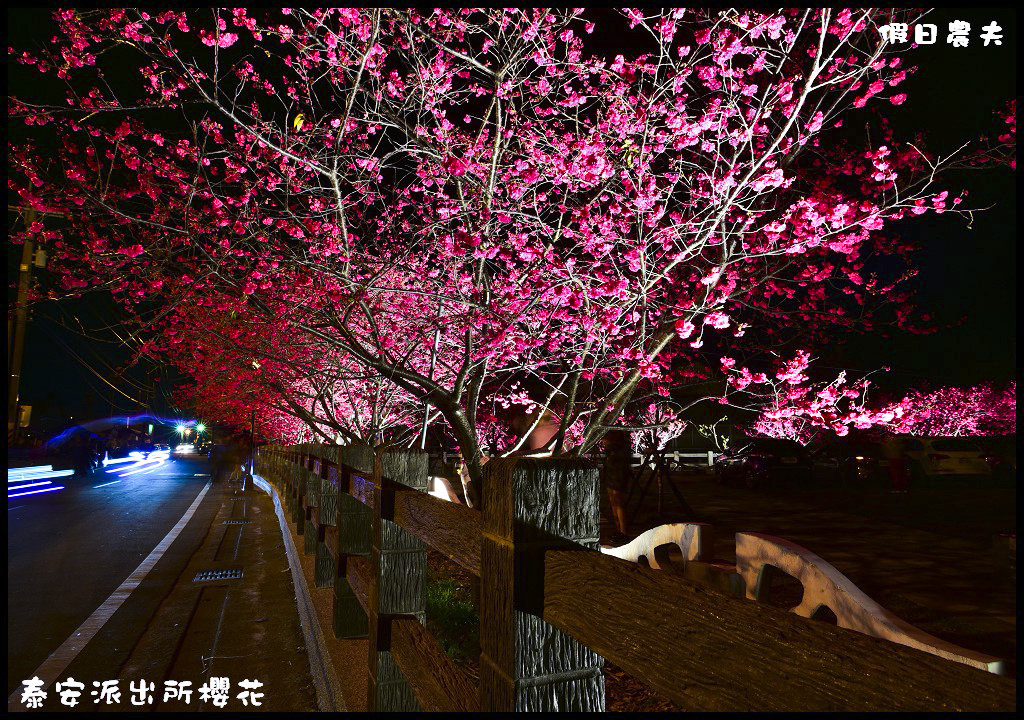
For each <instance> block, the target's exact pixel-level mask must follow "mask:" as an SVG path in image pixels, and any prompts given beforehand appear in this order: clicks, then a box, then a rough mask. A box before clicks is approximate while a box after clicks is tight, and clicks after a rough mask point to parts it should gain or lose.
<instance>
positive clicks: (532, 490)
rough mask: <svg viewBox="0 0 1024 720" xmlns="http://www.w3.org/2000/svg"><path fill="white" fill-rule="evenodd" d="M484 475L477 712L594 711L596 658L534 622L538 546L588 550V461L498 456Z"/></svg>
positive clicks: (540, 606) (600, 692)
mask: <svg viewBox="0 0 1024 720" xmlns="http://www.w3.org/2000/svg"><path fill="white" fill-rule="evenodd" d="M484 473H485V476H486V477H485V479H484V483H483V489H484V503H483V533H482V534H483V538H482V544H481V558H480V559H481V572H480V579H481V603H480V709H481V710H482V711H484V712H487V711H551V710H568V711H576V712H603V711H604V710H605V695H604V676H603V674H602V672H601V668H602V665H603V660H602V658H601V657H600V656H598V655H597V653H595V652H594V651H592V650H590V649H589V648H588V647H586V646H585V645H583V644H582V643H580V642H579V641H577V640H576V639H574V638H572V637H570V636H569V635H567V634H565V633H563V632H562V631H560V630H558V629H557V628H555V627H553V626H551V625H549V624H547V623H545V622H544V621H543V620H542V619H541V618H542V617H543V613H544V553H545V551H547V550H551V549H573V548H579V547H580V546H582V547H583V548H588V549H590V550H597V549H598V538H599V515H598V497H599V496H598V489H599V483H598V471H597V468H596V467H595V466H594V465H593V463H591V462H589V461H587V460H582V459H575V458H570V459H563V458H551V459H547V458H546V459H532V458H499V459H494V460H491V461H490V462H488V463H487V465H486V466H484ZM652 630H654V631H655V632H656V630H655V629H653V628H652Z"/></svg>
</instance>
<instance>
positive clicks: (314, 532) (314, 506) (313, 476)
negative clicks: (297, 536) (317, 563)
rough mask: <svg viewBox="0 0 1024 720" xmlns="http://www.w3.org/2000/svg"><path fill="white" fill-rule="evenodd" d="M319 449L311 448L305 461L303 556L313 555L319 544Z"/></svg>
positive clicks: (320, 482)
mask: <svg viewBox="0 0 1024 720" xmlns="http://www.w3.org/2000/svg"><path fill="white" fill-rule="evenodd" d="M315 453H319V448H317V447H311V448H310V449H309V455H308V456H307V460H306V534H305V538H304V542H303V546H302V551H303V554H304V555H314V554H315V553H316V548H317V544H318V543H319V542H320V486H321V484H322V481H321V478H320V468H321V467H322V466H323V463H322V462H321V460H320V458H319V456H318V454H315Z"/></svg>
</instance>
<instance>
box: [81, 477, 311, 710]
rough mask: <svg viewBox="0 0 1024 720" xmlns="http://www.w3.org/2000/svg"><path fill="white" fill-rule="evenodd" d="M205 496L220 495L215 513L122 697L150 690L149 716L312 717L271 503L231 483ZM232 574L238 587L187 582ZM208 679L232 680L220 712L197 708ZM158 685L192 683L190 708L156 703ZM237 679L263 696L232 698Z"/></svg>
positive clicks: (205, 705)
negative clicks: (149, 686) (137, 687)
mask: <svg viewBox="0 0 1024 720" xmlns="http://www.w3.org/2000/svg"><path fill="white" fill-rule="evenodd" d="M211 492H216V493H219V494H220V500H221V503H222V505H221V508H220V510H219V512H218V513H217V515H216V517H215V518H214V520H213V522H212V524H211V526H210V529H209V532H208V534H207V537H206V539H205V540H204V542H203V544H202V546H201V547H200V549H199V550H198V551H197V552H196V553H195V555H193V557H192V558H191V560H190V561H189V564H188V565H187V567H186V568H185V570H184V572H183V573H182V574H181V577H180V578H179V580H178V582H177V584H176V585H175V586H174V588H173V589H172V590H171V592H170V593H169V595H168V596H167V598H165V600H164V602H163V603H162V604H161V606H160V608H159V609H158V610H157V613H156V615H155V616H154V617H153V619H152V620H151V622H150V624H149V626H148V627H147V629H146V632H145V633H144V635H143V636H142V639H141V640H140V641H139V643H138V644H137V645H136V647H135V648H134V649H133V651H132V653H131V655H130V657H129V658H128V661H127V662H126V663H125V665H124V667H122V669H121V673H120V678H121V687H122V692H127V689H128V686H129V682H138V681H139V680H140V679H144V680H146V681H147V682H152V683H155V687H156V699H155V702H154V704H153V705H151V706H149V707H146V708H145V710H148V711H156V712H164V711H179V712H181V711H184V712H189V711H191V712H218V711H224V712H238V711H244V712H273V711H281V712H287V711H292V712H310V711H315V710H316V709H317V699H316V694H315V691H314V686H313V680H312V677H311V673H310V666H309V659H308V657H307V655H306V648H305V644H304V640H303V632H302V627H301V625H300V620H299V612H298V608H297V605H296V600H295V589H294V587H293V584H292V580H291V573H290V572H289V566H288V560H287V557H286V554H285V549H284V543H283V542H282V536H281V530H280V527H279V526H278V522H277V517H276V515H275V511H274V504H273V500H272V499H271V498H270V497H268V496H267V495H266V494H265V493H263V492H261V491H259V490H258V489H255V488H249V489H247V490H245V491H242V490H241V488H240V486H239V484H238V483H237V482H229V483H226V484H215V485H214V486H213V488H212V489H211ZM237 570H241V571H242V572H241V577H240V578H238V579H227V578H224V579H214V580H207V581H201V582H195V578H196V576H197V574H198V573H201V572H207V571H216V572H225V571H237ZM211 677H226V678H228V679H229V680H230V683H231V687H230V690H229V700H228V701H227V703H226V704H225V705H224V706H223V707H216V706H214V705H212V704H211V703H210V702H200V699H199V692H198V688H199V687H200V686H201V685H203V684H205V683H206V682H207V681H208V680H209V679H210V678H211ZM166 680H178V681H182V680H188V681H191V682H192V689H193V694H192V700H191V702H190V703H188V704H187V705H186V704H184V703H182V702H175V701H168V702H162V700H163V697H164V695H163V688H164V681H166ZM242 680H258V681H259V682H261V683H263V686H262V687H260V688H258V689H257V690H256V692H262V693H263V698H262V700H261V702H262V705H261V706H259V707H253V706H252V705H251V704H250V705H248V706H246V705H244V704H243V702H242V700H240V699H237V695H238V694H239V693H240V692H242V690H243V688H241V687H239V683H240V682H241V681H242ZM90 709H91V708H90ZM132 709H133V710H135V709H136V708H132ZM138 709H139V710H142V709H143V708H138Z"/></svg>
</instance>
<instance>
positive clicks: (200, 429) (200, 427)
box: [196, 423, 206, 433]
mask: <svg viewBox="0 0 1024 720" xmlns="http://www.w3.org/2000/svg"><path fill="white" fill-rule="evenodd" d="M201 432H206V426H205V425H203V424H202V423H199V424H198V425H196V433H201Z"/></svg>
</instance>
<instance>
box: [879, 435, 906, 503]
mask: <svg viewBox="0 0 1024 720" xmlns="http://www.w3.org/2000/svg"><path fill="white" fill-rule="evenodd" d="M882 452H883V453H884V454H885V457H886V459H887V460H888V461H889V476H890V477H891V478H892V490H890V491H889V492H894V493H905V492H907V489H908V487H909V485H910V481H909V477H908V474H907V458H906V455H905V453H904V442H903V438H901V437H899V436H897V435H893V436H892V437H890V438H889V439H888V440H886V441H885V443H883V445H882Z"/></svg>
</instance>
